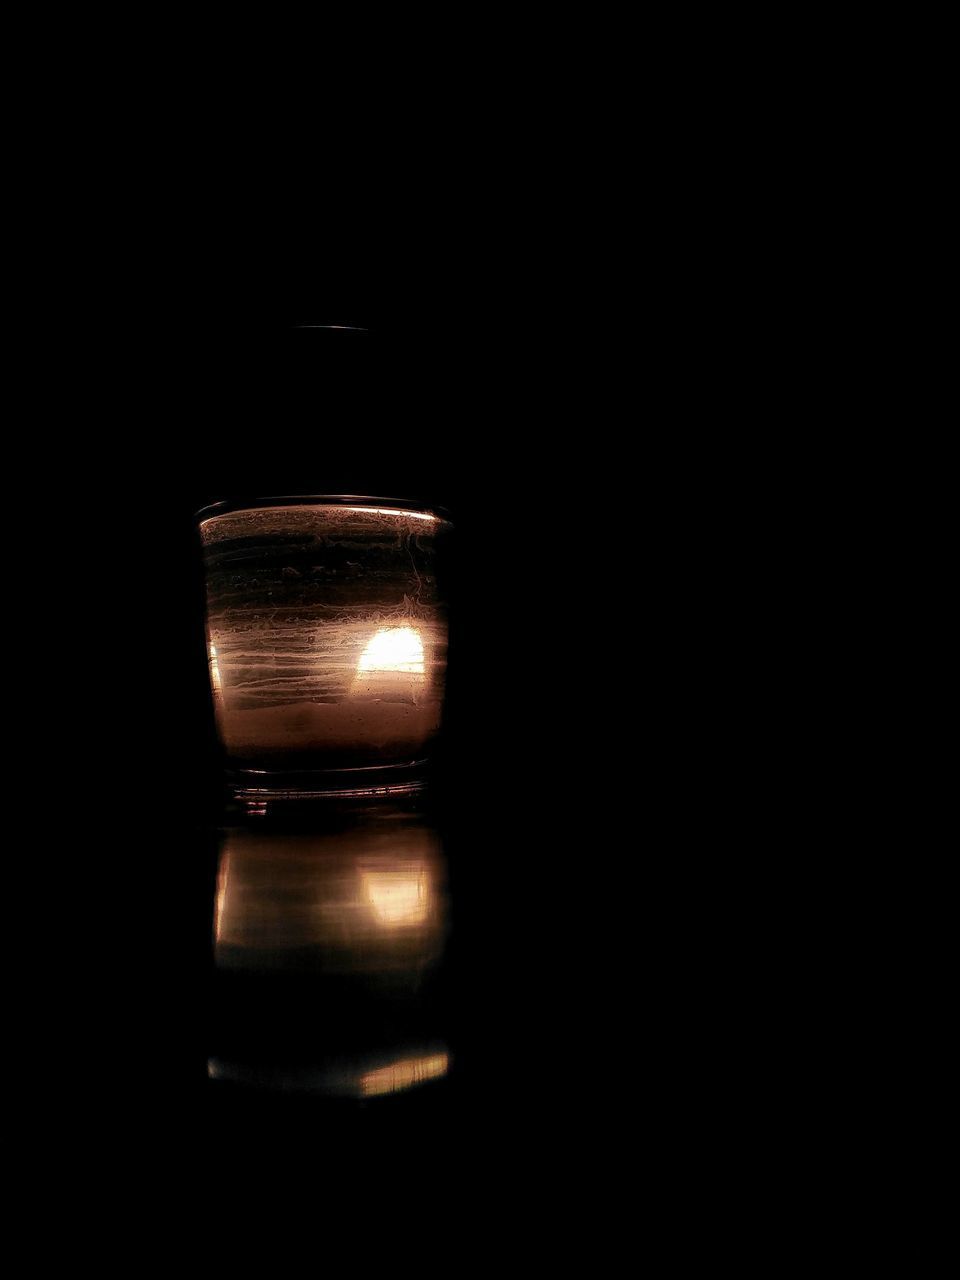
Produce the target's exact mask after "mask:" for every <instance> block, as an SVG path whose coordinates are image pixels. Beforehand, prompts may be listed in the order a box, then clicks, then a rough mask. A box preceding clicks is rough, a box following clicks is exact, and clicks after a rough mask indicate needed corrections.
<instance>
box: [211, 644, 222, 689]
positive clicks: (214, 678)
mask: <svg viewBox="0 0 960 1280" xmlns="http://www.w3.org/2000/svg"><path fill="white" fill-rule="evenodd" d="M210 683H211V685H212V686H213V692H214V694H218V693H220V692H221V688H220V668H219V666H218V665H217V646H216V645H215V644H212V645H211V646H210Z"/></svg>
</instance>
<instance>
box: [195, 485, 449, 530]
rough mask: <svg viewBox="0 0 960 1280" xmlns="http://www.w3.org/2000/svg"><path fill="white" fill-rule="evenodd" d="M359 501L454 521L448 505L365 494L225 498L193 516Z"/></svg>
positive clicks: (372, 508) (373, 507)
mask: <svg viewBox="0 0 960 1280" xmlns="http://www.w3.org/2000/svg"><path fill="white" fill-rule="evenodd" d="M360 504H363V506H364V507H366V508H367V509H368V510H370V511H373V512H377V511H381V510H382V511H399V512H404V511H410V512H415V513H417V514H420V515H428V516H433V517H434V518H435V519H437V520H440V521H442V522H443V523H444V524H450V523H451V519H450V513H449V511H447V509H446V508H445V507H438V506H435V505H433V504H432V503H428V502H418V501H416V499H414V498H378V497H374V496H372V495H371V494H366V493H284V494H278V495H276V496H271V497H243V498H224V499H222V500H221V501H220V502H212V503H210V505H209V506H206V507H201V508H200V510H199V511H197V512H195V513H194V517H193V518H194V520H195V521H196V523H197V524H198V525H203V524H206V522H207V521H208V520H213V519H215V518H216V517H217V516H225V515H231V514H233V513H235V512H237V511H255V510H257V509H258V508H261V507H288V506H294V507H321V506H328V507H331V506H332V507H352V506H358V505H360Z"/></svg>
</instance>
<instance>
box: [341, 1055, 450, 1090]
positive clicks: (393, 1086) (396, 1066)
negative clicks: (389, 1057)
mask: <svg viewBox="0 0 960 1280" xmlns="http://www.w3.org/2000/svg"><path fill="white" fill-rule="evenodd" d="M449 1062H450V1058H449V1055H448V1054H446V1053H434V1054H432V1055H431V1056H430V1057H429V1058H405V1059H402V1060H401V1061H400V1062H391V1063H390V1065H389V1066H388V1067H379V1068H378V1069H377V1070H376V1071H368V1072H366V1074H365V1075H363V1076H361V1077H360V1092H361V1094H362V1095H363V1097H365V1098H372V1097H375V1096H376V1095H377V1094H380V1093H397V1092H398V1091H399V1090H400V1089H412V1088H413V1086H414V1085H418V1084H423V1082H424V1081H425V1080H436V1079H438V1078H439V1077H440V1076H445V1075H446V1074H447V1068H448V1066H449Z"/></svg>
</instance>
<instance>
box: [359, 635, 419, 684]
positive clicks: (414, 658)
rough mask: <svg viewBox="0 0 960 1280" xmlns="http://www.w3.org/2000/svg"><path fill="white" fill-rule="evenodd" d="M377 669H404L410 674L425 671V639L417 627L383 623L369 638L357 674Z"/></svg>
mask: <svg viewBox="0 0 960 1280" xmlns="http://www.w3.org/2000/svg"><path fill="white" fill-rule="evenodd" d="M374 671H403V672H405V673H407V674H408V675H420V676H422V675H423V674H424V667H423V641H422V640H421V639H420V632H419V631H417V630H416V628H415V627H381V628H380V630H379V631H378V632H377V633H376V635H375V636H374V637H373V639H372V640H371V641H370V642H369V644H368V645H367V647H366V648H365V649H364V651H363V653H362V654H361V655H360V661H359V662H358V663H357V674H358V675H361V676H362V675H364V674H367V673H370V672H374Z"/></svg>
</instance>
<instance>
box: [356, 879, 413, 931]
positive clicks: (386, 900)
mask: <svg viewBox="0 0 960 1280" xmlns="http://www.w3.org/2000/svg"><path fill="white" fill-rule="evenodd" d="M363 888H364V893H365V895H366V898H367V901H368V902H369V903H370V905H371V907H373V911H374V914H375V915H376V917H377V919H378V920H379V921H380V922H381V923H382V924H386V925H395V926H400V925H407V924H423V922H424V920H426V918H427V906H428V896H429V893H428V887H427V875H426V870H425V868H423V867H420V868H418V869H416V870H411V871H364V873H363Z"/></svg>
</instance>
